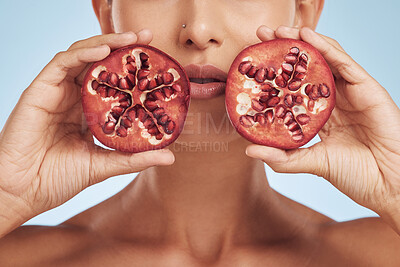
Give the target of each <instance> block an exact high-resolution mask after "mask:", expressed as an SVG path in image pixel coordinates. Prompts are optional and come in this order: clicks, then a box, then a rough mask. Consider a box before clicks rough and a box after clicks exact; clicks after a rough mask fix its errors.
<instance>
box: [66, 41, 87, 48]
mask: <svg viewBox="0 0 400 267" xmlns="http://www.w3.org/2000/svg"><path fill="white" fill-rule="evenodd" d="M82 42H83V41H82V40H79V41H76V42H75V43H73V44H72V45H71V46H70V47H69V48H68V50H72V49H76V48H79V47H81V46H82Z"/></svg>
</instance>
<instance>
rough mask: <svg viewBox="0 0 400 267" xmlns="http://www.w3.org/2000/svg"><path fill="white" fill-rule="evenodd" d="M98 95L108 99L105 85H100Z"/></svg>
mask: <svg viewBox="0 0 400 267" xmlns="http://www.w3.org/2000/svg"><path fill="white" fill-rule="evenodd" d="M97 93H98V94H99V95H100V96H101V97H102V98H106V97H107V87H106V86H104V85H100V86H99V87H98V88H97Z"/></svg>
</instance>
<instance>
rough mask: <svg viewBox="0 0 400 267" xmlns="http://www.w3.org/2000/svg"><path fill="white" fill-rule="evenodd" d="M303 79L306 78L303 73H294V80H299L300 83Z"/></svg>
mask: <svg viewBox="0 0 400 267" xmlns="http://www.w3.org/2000/svg"><path fill="white" fill-rule="evenodd" d="M305 77H306V74H305V73H298V72H296V73H295V75H294V79H296V80H300V81H301V80H303V79H304V78H305Z"/></svg>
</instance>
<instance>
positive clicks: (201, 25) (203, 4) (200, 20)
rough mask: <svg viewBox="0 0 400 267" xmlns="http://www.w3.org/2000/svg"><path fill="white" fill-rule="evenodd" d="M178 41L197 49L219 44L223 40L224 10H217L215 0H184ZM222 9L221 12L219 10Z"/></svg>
mask: <svg viewBox="0 0 400 267" xmlns="http://www.w3.org/2000/svg"><path fill="white" fill-rule="evenodd" d="M185 1H187V2H186V3H185V8H184V10H183V11H182V12H184V14H183V16H182V17H184V18H186V19H185V20H184V22H183V23H184V24H183V25H182V26H181V27H182V28H181V32H180V36H179V42H180V43H181V44H182V45H184V46H185V47H188V48H195V49H199V50H203V49H207V48H208V47H212V46H215V47H217V46H220V45H221V44H222V43H223V41H224V37H223V32H224V31H223V29H222V21H223V17H221V16H224V12H223V11H222V10H218V8H219V7H218V2H219V1H216V0H185ZM220 11H222V12H220Z"/></svg>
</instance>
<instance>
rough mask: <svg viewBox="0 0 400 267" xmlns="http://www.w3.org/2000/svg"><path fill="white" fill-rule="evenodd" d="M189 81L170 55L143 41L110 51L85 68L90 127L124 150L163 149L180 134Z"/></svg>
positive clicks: (103, 140)
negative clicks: (141, 43)
mask: <svg viewBox="0 0 400 267" xmlns="http://www.w3.org/2000/svg"><path fill="white" fill-rule="evenodd" d="M189 102H190V83H189V79H188V78H187V76H186V73H185V71H184V70H183V68H182V67H181V66H180V65H179V63H178V62H177V61H175V60H174V59H173V58H172V57H170V56H169V55H167V54H165V53H164V52H162V51H160V50H158V49H156V48H154V47H151V46H147V45H131V46H128V47H124V48H121V49H118V50H116V51H113V52H112V53H111V54H110V55H109V56H108V57H107V58H105V59H103V60H101V61H99V62H96V63H95V64H93V66H92V67H91V68H90V69H89V70H88V72H87V73H86V76H85V79H84V83H83V86H82V105H83V111H84V113H85V117H86V120H87V123H88V126H89V129H90V130H91V132H92V133H93V135H94V136H95V137H96V138H97V139H98V140H99V141H100V142H101V143H102V144H104V145H106V146H108V147H110V148H114V149H116V150H120V151H124V152H142V151H146V150H153V149H161V148H163V147H165V146H167V145H169V144H171V143H172V142H174V141H175V140H176V138H178V136H179V134H180V133H181V131H182V129H183V125H184V122H185V119H186V114H187V111H188V107H189Z"/></svg>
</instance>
